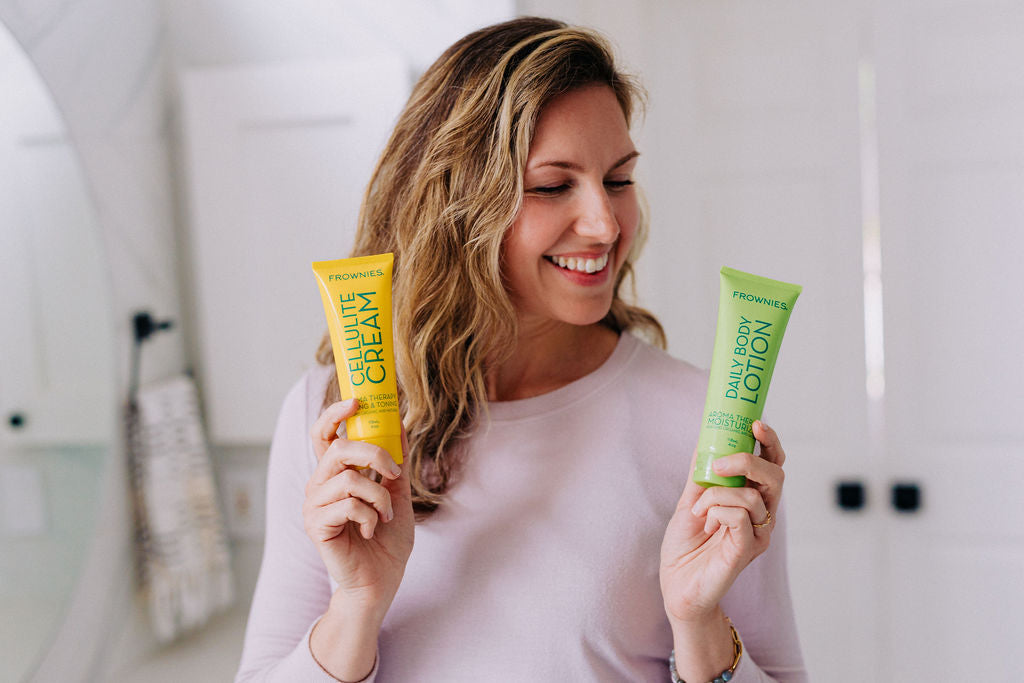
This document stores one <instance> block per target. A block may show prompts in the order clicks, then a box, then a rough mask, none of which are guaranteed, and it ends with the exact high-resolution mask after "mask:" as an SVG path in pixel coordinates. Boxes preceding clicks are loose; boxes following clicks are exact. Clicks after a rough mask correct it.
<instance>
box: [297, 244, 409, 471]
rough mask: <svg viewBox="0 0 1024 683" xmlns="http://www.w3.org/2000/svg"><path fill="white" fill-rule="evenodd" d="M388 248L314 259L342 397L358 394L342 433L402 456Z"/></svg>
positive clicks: (397, 459)
mask: <svg viewBox="0 0 1024 683" xmlns="http://www.w3.org/2000/svg"><path fill="white" fill-rule="evenodd" d="M394 260H395V259H394V255H393V254H380V255H377V256H359V257H356V258H348V259H338V260H336V261H315V262H314V263H313V272H314V273H316V277H317V280H318V281H319V283H320V296H321V298H322V299H323V302H324V313H325V314H326V315H327V327H328V328H329V329H330V335H331V346H332V347H333V348H334V365H335V368H336V369H337V371H338V386H339V387H340V389H341V398H342V400H348V399H350V398H357V399H359V411H358V412H357V413H356V414H355V415H353V416H352V417H350V418H349V419H348V420H346V422H345V432H346V437H347V438H349V439H356V440H358V441H366V442H368V443H372V444H374V445H376V446H380V447H381V448H383V449H384V450H386V451H387V452H388V453H389V454H390V455H391V458H392V459H393V460H394V461H395V462H396V463H399V464H401V462H402V421H401V418H400V417H399V414H398V383H397V382H396V381H395V351H394V349H395V347H394V335H393V333H392V329H391V271H392V268H393V266H394Z"/></svg>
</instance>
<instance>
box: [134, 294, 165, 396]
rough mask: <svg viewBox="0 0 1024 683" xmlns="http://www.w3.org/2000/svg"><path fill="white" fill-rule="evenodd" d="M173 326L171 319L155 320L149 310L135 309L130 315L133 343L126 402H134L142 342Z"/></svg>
mask: <svg viewBox="0 0 1024 683" xmlns="http://www.w3.org/2000/svg"><path fill="white" fill-rule="evenodd" d="M172 327H174V321H173V320H156V319H155V318H154V317H153V315H152V314H151V313H150V312H149V311H136V312H135V315H133V316H132V330H133V332H134V335H135V344H134V345H133V347H132V367H131V376H130V377H129V380H128V402H129V405H133V404H134V403H135V394H136V392H137V391H138V390H139V361H140V355H141V354H140V353H139V351H140V350H141V348H142V342H144V341H146V340H147V339H149V338H150V337H151V336H153V334H155V333H157V332H162V331H164V330H169V329H171V328H172Z"/></svg>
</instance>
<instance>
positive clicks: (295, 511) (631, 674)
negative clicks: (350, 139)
mask: <svg viewBox="0 0 1024 683" xmlns="http://www.w3.org/2000/svg"><path fill="white" fill-rule="evenodd" d="M639 95H640V91H639V88H638V87H637V86H636V85H634V84H633V82H632V81H631V80H630V79H628V78H627V77H625V76H624V75H623V74H622V73H621V72H620V71H619V70H618V68H617V67H616V66H615V61H614V57H613V55H612V53H611V50H610V48H609V46H608V44H607V42H606V41H605V40H604V39H603V38H602V37H600V36H599V35H597V34H595V33H593V32H591V31H589V30H585V29H580V28H574V27H570V26H566V25H564V24H562V23H560V22H557V21H552V20H548V19H541V18H530V17H528V18H522V19H517V20H513V21H510V22H506V23H503V24H497V25H494V26H490V27H487V28H483V29H480V30H479V31H476V32H474V33H472V34H470V35H468V36H466V37H465V38H463V39H461V40H459V41H458V42H456V43H455V44H454V45H453V46H452V47H450V48H449V49H448V50H447V51H446V52H445V53H444V54H443V55H441V57H440V58H439V59H438V60H437V61H436V62H435V63H434V65H433V66H431V67H430V69H428V70H427V72H426V73H425V74H424V75H423V77H422V78H421V79H420V81H419V82H418V83H417V85H416V87H415V89H414V90H413V93H412V96H411V97H410V99H409V102H408V103H407V105H406V108H405V110H404V111H403V113H402V115H401V117H400V118H399V121H398V123H397V125H396V128H395V131H394V133H393V135H392V137H391V139H390V141H389V142H388V144H387V146H386V147H385V149H384V152H383V154H382V156H381V159H380V162H379V164H378V166H377V169H376V171H375V173H374V176H373V178H372V179H371V181H370V187H369V189H368V191H367V194H366V198H365V200H364V203H363V210H362V212H361V214H360V221H359V232H358V235H357V239H356V244H355V249H354V255H370V254H376V253H383V252H391V253H393V255H394V294H393V306H394V312H395V325H394V330H395V347H396V356H397V374H398V380H399V392H398V393H399V396H400V408H401V412H402V413H404V428H405V433H406V437H407V438H406V440H405V441H404V442H403V446H402V450H403V451H404V452H405V454H406V455H405V458H406V459H405V461H404V462H403V463H402V467H401V468H400V469H397V470H396V469H394V468H393V458H392V455H394V454H392V453H389V452H387V451H386V450H385V449H384V448H380V447H378V446H374V445H372V444H369V443H365V442H361V441H358V440H354V439H349V438H347V434H345V433H344V432H341V433H340V432H339V430H340V428H341V426H342V423H343V422H345V421H346V420H347V419H349V418H351V417H353V416H354V415H356V412H357V410H358V409H359V404H358V402H357V401H352V400H348V401H338V400H337V396H338V387H337V382H336V379H335V373H334V351H335V349H333V348H332V346H331V338H330V337H329V336H327V337H325V339H324V343H323V344H322V345H321V348H320V351H319V355H318V357H319V360H320V361H321V362H322V363H323V365H322V366H321V367H319V368H315V369H314V370H312V371H310V372H308V373H306V374H305V376H304V377H302V378H301V380H300V381H299V382H298V383H297V384H296V385H295V387H294V388H293V389H292V391H291V392H290V393H289V395H288V397H287V398H286V399H285V405H284V408H283V409H282V412H281V416H280V419H279V421H278V426H277V431H276V433H275V437H274V445H273V447H272V449H271V456H270V465H269V470H268V500H269V501H270V508H269V509H268V511H267V519H268V528H267V541H266V547H265V554H264V557H265V560H264V563H263V566H262V569H261V575H260V579H259V583H258V585H257V589H256V593H255V596H254V599H253V607H252V612H251V614H250V621H249V626H248V630H247V633H246V643H245V649H244V652H243V658H242V663H241V667H240V670H239V674H238V680H281V681H285V680H299V679H302V680H310V679H312V680H324V681H327V680H344V681H368V680H377V681H382V682H383V681H405V680H425V681H478V680H490V679H493V678H495V677H500V678H501V679H503V680H514V681H552V682H554V681H565V680H608V681H611V680H637V681H640V680H643V681H653V680H664V679H665V678H668V677H670V676H671V677H672V679H673V680H679V679H680V677H681V678H682V679H685V680H687V681H708V680H712V679H716V677H718V678H721V679H725V680H730V679H731V680H734V681H736V682H737V683H740V682H741V681H742V682H748V683H752V682H755V681H758V682H760V681H768V680H772V679H771V678H769V676H772V677H774V678H775V679H776V680H784V681H790V682H796V681H804V680H806V675H805V673H804V669H803V665H802V661H801V655H800V651H799V646H798V644H797V641H796V634H795V625H794V623H793V614H792V607H791V604H790V600H789V593H788V589H787V586H786V574H785V563H784V558H785V545H784V543H785V531H784V527H783V525H782V524H781V523H779V522H778V521H777V520H779V519H781V515H779V514H778V502H779V498H780V495H781V489H782V465H783V462H784V460H785V453H784V451H783V449H782V446H781V444H780V442H779V439H778V436H777V435H776V434H775V432H774V431H773V430H771V429H770V428H768V427H767V426H765V425H763V424H761V423H760V422H758V423H757V424H756V425H755V426H754V433H755V435H756V437H757V439H758V441H759V442H760V443H761V447H762V457H755V456H753V455H752V454H750V453H740V454H735V455H733V456H729V457H727V458H723V459H722V460H720V461H719V462H720V463H721V467H720V470H721V471H722V473H723V474H732V475H739V474H743V475H744V476H746V477H747V479H748V480H749V482H750V486H748V487H745V488H741V489H728V490H726V489H722V488H717V489H710V490H708V491H705V490H704V489H702V488H701V487H700V486H698V485H697V484H695V483H694V482H692V480H690V477H689V472H690V470H689V469H688V468H687V465H686V463H687V462H688V460H689V453H690V452H692V451H693V449H694V446H695V443H696V434H697V428H698V426H699V422H700V412H699V411H700V407H701V399H702V397H703V395H704V390H705V387H706V384H707V378H706V375H704V374H703V373H701V372H700V371H698V370H696V369H695V368H693V367H692V366H690V365H688V364H686V363H684V362H682V361H678V360H675V359H673V358H671V357H669V356H668V355H667V354H666V353H665V352H664V351H662V350H661V349H659V348H657V347H656V346H654V345H652V344H650V343H648V342H646V341H643V340H642V339H641V338H640V337H638V336H635V334H634V333H637V334H640V335H643V334H645V333H646V335H647V336H649V337H653V338H654V340H656V341H661V340H662V339H661V338H662V334H661V327H660V325H659V324H658V322H657V321H656V320H655V319H654V318H653V316H651V315H650V314H649V313H647V312H646V311H645V310H643V309H642V308H639V307H638V306H636V305H634V304H631V303H628V302H626V301H625V300H624V299H623V297H622V296H621V292H620V289H621V286H622V284H623V282H624V279H625V278H626V277H627V276H628V275H629V274H630V273H631V263H632V261H633V259H634V258H635V256H636V247H637V245H638V244H640V243H641V242H642V238H643V235H644V231H645V225H644V222H643V212H642V211H641V209H640V203H639V201H638V196H637V189H636V187H635V186H634V184H633V171H634V167H635V166H636V164H637V156H638V154H637V150H636V148H635V146H634V144H633V141H632V139H631V136H630V132H629V125H630V120H631V113H632V111H633V108H634V105H635V104H636V103H637V101H638V99H639ZM339 353H340V350H339ZM690 468H691V469H692V462H691V465H690ZM414 537H415V549H414ZM310 541H312V543H310ZM755 559H756V560H757V561H756V562H755ZM726 615H728V616H729V618H731V620H732V621H730V620H729V618H726Z"/></svg>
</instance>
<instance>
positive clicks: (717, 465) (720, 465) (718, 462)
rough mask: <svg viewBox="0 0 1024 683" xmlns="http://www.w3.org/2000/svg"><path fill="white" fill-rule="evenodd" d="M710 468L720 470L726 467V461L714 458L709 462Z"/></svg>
mask: <svg viewBox="0 0 1024 683" xmlns="http://www.w3.org/2000/svg"><path fill="white" fill-rule="evenodd" d="M711 469H713V470H714V471H715V472H721V471H722V470H724V469H726V463H724V462H722V461H721V460H715V461H714V462H712V463H711Z"/></svg>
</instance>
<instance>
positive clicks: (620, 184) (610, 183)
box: [604, 180, 633, 190]
mask: <svg viewBox="0 0 1024 683" xmlns="http://www.w3.org/2000/svg"><path fill="white" fill-rule="evenodd" d="M604 184H605V187H608V188H609V189H612V190H624V189H625V188H627V187H629V186H630V185H632V184H633V181H632V180H606V181H604Z"/></svg>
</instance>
